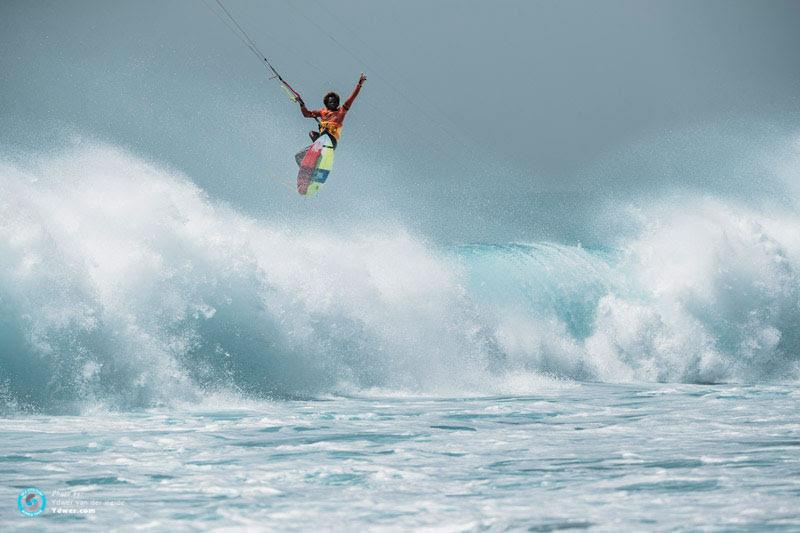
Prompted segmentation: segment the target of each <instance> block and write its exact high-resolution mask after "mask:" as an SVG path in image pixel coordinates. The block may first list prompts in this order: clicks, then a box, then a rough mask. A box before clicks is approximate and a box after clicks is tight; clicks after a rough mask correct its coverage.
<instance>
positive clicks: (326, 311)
mask: <svg viewBox="0 0 800 533" xmlns="http://www.w3.org/2000/svg"><path fill="white" fill-rule="evenodd" d="M0 198H2V200H1V201H0V257H2V258H3V262H2V264H0V349H1V350H2V354H1V355H2V356H1V357H0V379H2V383H0V398H2V400H1V401H2V405H3V409H4V411H16V410H19V409H22V410H28V409H33V410H41V411H44V412H76V411H77V412H80V411H81V410H82V409H85V408H86V407H87V406H92V405H101V406H105V407H108V408H112V409H132V408H141V407H149V406H157V405H165V404H166V405H170V404H172V403H173V402H178V401H184V400H193V399H199V398H203V397H206V396H208V395H210V394H216V393H220V392H222V393H225V394H235V395H240V396H243V397H255V398H264V397H268V398H275V399H285V398H297V397H299V398H304V397H318V396H320V395H328V394H354V393H356V394H357V393H363V392H365V391H372V390H376V389H377V390H381V391H384V392H395V393H414V394H424V395H434V396H450V395H492V394H506V393H513V394H524V393H529V392H532V391H535V390H537V388H539V387H541V384H542V383H544V382H548V383H552V380H577V381H599V382H610V383H613V382H633V381H637V382H641V381H648V382H685V383H717V382H736V383H751V382H758V383H765V382H793V381H796V380H797V379H798V376H799V375H800V334H799V333H798V332H797V328H796V325H797V324H798V323H800V305H799V304H800V292H798V291H800V277H798V268H799V267H800V233H798V232H797V231H796V228H797V227H800V226H799V224H800V216H798V214H797V213H796V212H794V211H793V210H792V209H791V208H786V207H784V208H782V209H781V211H772V212H767V211H765V210H764V209H760V208H753V207H748V206H747V205H745V204H744V203H736V202H733V201H730V200H721V199H715V198H713V197H709V196H703V195H701V194H683V195H681V196H665V197H663V198H661V199H656V200H648V201H642V202H639V203H638V204H637V205H636V206H635V207H634V206H625V207H623V208H620V209H616V210H614V211H613V212H611V213H607V214H605V215H604V216H603V217H598V220H601V219H602V220H604V221H605V223H606V224H607V226H606V228H607V229H606V230H605V231H606V232H607V233H608V234H607V235H606V238H605V242H607V243H609V245H608V246H607V247H604V248H602V249H584V248H582V247H579V246H569V245H564V244H558V243H552V242H531V243H503V242H499V243H483V244H465V245H462V246H447V247H442V246H435V245H433V244H431V243H429V242H427V241H426V239H425V238H424V237H423V236H420V235H417V234H412V233H411V232H409V231H408V230H406V229H404V228H403V227H402V226H401V225H399V224H396V225H389V226H388V227H387V226H386V225H381V224H377V223H376V222H378V221H364V222H362V223H359V224H357V225H355V226H354V227H353V229H352V230H351V231H349V232H344V231H332V230H326V229H325V227H324V223H323V221H311V222H309V224H308V225H306V226H297V225H296V224H292V225H290V224H286V225H281V224H279V223H276V222H272V221H271V222H266V221H261V220H257V219H254V218H250V217H247V216H244V215H242V214H240V213H238V212H237V211H236V210H235V209H233V208H231V207H230V206H228V205H225V204H221V203H219V202H216V201H213V200H212V199H210V198H208V197H207V196H206V195H205V194H204V193H203V191H202V190H201V189H199V188H198V187H197V186H195V185H194V184H193V183H192V181H191V179H190V178H189V177H187V176H184V175H182V174H181V173H179V172H175V171H172V170H169V169H165V168H161V167H160V166H158V165H156V164H153V163H150V162H147V161H144V160H142V159H141V158H139V157H136V156H134V155H131V154H129V153H126V152H123V151H121V150H119V149H117V148H114V147H110V146H104V145H93V146H87V145H83V146H79V147H76V148H74V149H72V150H70V151H67V152H65V153H62V154H60V155H56V156H50V157H35V158H34V157H31V158H27V159H24V160H21V159H20V158H16V159H15V160H13V162H12V160H11V159H10V158H6V162H5V163H3V164H2V166H0ZM608 221H613V223H611V224H608Z"/></svg>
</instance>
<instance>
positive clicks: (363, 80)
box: [358, 72, 367, 85]
mask: <svg viewBox="0 0 800 533" xmlns="http://www.w3.org/2000/svg"><path fill="white" fill-rule="evenodd" d="M365 81H367V77H366V76H365V75H364V73H363V72H362V73H361V77H359V78H358V84H359V85H361V84H362V83H364V82H365Z"/></svg>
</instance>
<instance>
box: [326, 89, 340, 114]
mask: <svg viewBox="0 0 800 533" xmlns="http://www.w3.org/2000/svg"><path fill="white" fill-rule="evenodd" d="M322 102H323V103H324V104H325V107H326V108H327V109H328V111H336V110H337V109H339V95H338V94H336V93H334V92H330V93H328V94H326V95H325V98H323V99H322Z"/></svg>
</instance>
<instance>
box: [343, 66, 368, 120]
mask: <svg viewBox="0 0 800 533" xmlns="http://www.w3.org/2000/svg"><path fill="white" fill-rule="evenodd" d="M366 80H367V77H366V76H364V73H363V72H362V73H361V77H359V78H358V83H356V88H355V89H353V94H351V95H350V98H348V99H347V101H346V102H345V103H344V105H343V106H342V107H343V108H344V110H345V111H349V110H350V106H351V105H353V101H354V100H355V99H356V96H358V92H359V91H360V90H361V86H362V85H364V82H365V81H366Z"/></svg>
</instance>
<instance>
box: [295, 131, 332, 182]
mask: <svg viewBox="0 0 800 533" xmlns="http://www.w3.org/2000/svg"><path fill="white" fill-rule="evenodd" d="M335 150H336V141H335V140H334V139H333V138H332V137H331V136H330V135H328V134H323V135H320V137H319V138H318V139H317V140H316V141H314V144H312V145H311V146H309V147H308V148H306V149H304V150H303V151H301V152H298V153H297V155H295V156H294V158H295V161H297V164H298V165H299V166H300V171H299V172H298V173H297V192H299V193H300V195H301V196H308V197H311V196H314V195H315V194H317V191H319V188H320V187H322V184H323V183H325V180H327V179H328V174H329V173H330V171H331V168H333V152H334V151H335Z"/></svg>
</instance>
